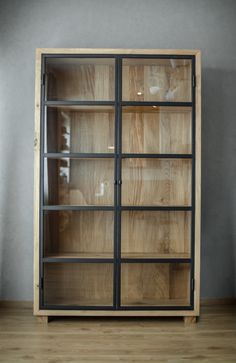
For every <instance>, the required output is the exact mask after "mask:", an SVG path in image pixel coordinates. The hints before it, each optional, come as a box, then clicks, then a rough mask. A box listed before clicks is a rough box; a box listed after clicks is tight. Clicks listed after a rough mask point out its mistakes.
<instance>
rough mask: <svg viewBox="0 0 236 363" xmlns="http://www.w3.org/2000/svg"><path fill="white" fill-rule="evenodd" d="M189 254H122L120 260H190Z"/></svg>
mask: <svg viewBox="0 0 236 363" xmlns="http://www.w3.org/2000/svg"><path fill="white" fill-rule="evenodd" d="M190 257H191V256H190V254H189V253H171V252H170V253H157V252H153V253H148V252H123V253H122V254H121V258H122V259H127V260H132V259H134V260H135V259H142V260H149V259H153V260H154V259H157V260H171V259H174V260H177V259H179V260H189V259H190Z"/></svg>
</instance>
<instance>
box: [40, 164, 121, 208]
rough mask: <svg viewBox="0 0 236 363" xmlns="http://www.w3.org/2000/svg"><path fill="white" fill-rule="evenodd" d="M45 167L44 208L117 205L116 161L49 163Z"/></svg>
mask: <svg viewBox="0 0 236 363" xmlns="http://www.w3.org/2000/svg"><path fill="white" fill-rule="evenodd" d="M45 165H46V166H45V175H48V179H46V178H45V184H44V200H45V204H48V205H53V204H55V205H58V204H61V205H84V206H91V205H106V206H109V205H110V206H112V205H113V204H114V160H113V159H69V158H67V159H66V158H63V159H48V160H45Z"/></svg>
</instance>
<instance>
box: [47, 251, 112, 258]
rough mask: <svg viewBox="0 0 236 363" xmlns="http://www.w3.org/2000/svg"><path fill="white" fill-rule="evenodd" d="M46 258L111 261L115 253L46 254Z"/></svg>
mask: <svg viewBox="0 0 236 363" xmlns="http://www.w3.org/2000/svg"><path fill="white" fill-rule="evenodd" d="M45 257H46V258H59V259H63V258H65V259H68V258H84V259H91V258H103V259H106V258H107V259H111V258H113V253H112V252H111V253H108V252H100V253H99V252H74V253H73V252H68V253H57V254H56V253H53V254H46V255H45Z"/></svg>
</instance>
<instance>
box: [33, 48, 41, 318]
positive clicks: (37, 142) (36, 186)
mask: <svg viewBox="0 0 236 363" xmlns="http://www.w3.org/2000/svg"><path fill="white" fill-rule="evenodd" d="M40 102H41V52H40V51H39V50H37V51H36V57H35V118H34V313H35V314H36V313H37V312H38V311H39V204H40V203H39V200H40V139H41V135H40V109H41V103H40Z"/></svg>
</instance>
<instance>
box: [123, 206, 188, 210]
mask: <svg viewBox="0 0 236 363" xmlns="http://www.w3.org/2000/svg"><path fill="white" fill-rule="evenodd" d="M120 208H121V210H131V211H132V210H151V211H191V210H192V207H191V206H145V205H144V206H121V207H120Z"/></svg>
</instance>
